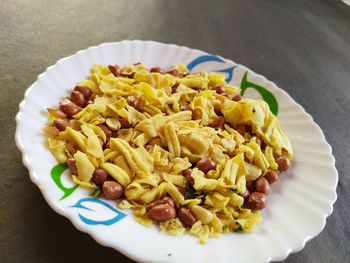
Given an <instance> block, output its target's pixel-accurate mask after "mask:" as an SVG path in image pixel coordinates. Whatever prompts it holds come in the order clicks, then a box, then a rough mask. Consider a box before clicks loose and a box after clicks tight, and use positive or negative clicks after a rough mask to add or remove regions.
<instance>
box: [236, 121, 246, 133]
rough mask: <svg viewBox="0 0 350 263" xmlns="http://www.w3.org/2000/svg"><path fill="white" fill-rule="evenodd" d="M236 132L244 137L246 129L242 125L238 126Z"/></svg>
mask: <svg viewBox="0 0 350 263" xmlns="http://www.w3.org/2000/svg"><path fill="white" fill-rule="evenodd" d="M237 131H238V133H239V134H240V135H242V136H244V134H245V132H246V127H245V125H243V124H238V125H237Z"/></svg>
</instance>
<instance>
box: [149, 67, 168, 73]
mask: <svg viewBox="0 0 350 263" xmlns="http://www.w3.org/2000/svg"><path fill="white" fill-rule="evenodd" d="M150 72H154V73H160V74H165V71H164V70H163V69H162V68H160V67H154V68H151V70H150Z"/></svg>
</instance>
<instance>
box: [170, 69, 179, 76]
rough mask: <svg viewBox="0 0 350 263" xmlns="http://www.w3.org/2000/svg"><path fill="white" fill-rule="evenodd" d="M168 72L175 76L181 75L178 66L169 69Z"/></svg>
mask: <svg viewBox="0 0 350 263" xmlns="http://www.w3.org/2000/svg"><path fill="white" fill-rule="evenodd" d="M167 73H168V74H170V75H173V76H174V77H178V76H180V71H178V70H177V69H176V68H173V69H171V70H168V71H167Z"/></svg>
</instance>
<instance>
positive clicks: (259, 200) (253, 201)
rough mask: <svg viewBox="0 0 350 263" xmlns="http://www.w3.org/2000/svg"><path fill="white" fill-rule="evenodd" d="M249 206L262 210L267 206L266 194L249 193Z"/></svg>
mask: <svg viewBox="0 0 350 263" xmlns="http://www.w3.org/2000/svg"><path fill="white" fill-rule="evenodd" d="M248 206H249V208H250V209H252V210H261V209H263V208H265V206H266V195H264V194H262V193H258V192H253V193H251V194H250V195H249V198H248Z"/></svg>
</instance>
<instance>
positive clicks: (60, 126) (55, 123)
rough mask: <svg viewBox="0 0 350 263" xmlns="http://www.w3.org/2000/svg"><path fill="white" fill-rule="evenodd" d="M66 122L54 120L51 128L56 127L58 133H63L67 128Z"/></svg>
mask: <svg viewBox="0 0 350 263" xmlns="http://www.w3.org/2000/svg"><path fill="white" fill-rule="evenodd" d="M67 125H68V123H67V121H66V120H54V121H53V126H54V127H56V128H57V129H58V130H59V131H64V130H65V129H66V128H67Z"/></svg>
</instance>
